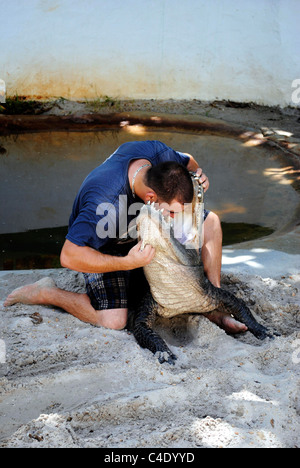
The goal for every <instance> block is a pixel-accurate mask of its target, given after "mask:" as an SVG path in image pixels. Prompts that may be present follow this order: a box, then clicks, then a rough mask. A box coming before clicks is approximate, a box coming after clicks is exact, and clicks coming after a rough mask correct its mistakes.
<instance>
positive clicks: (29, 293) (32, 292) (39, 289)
mask: <svg viewBox="0 0 300 468" xmlns="http://www.w3.org/2000/svg"><path fill="white" fill-rule="evenodd" d="M53 288H56V285H55V283H54V281H53V280H52V279H51V278H48V277H47V278H43V279H41V280H39V281H37V282H36V283H33V284H28V285H27V286H23V287H21V288H17V289H15V290H14V291H13V292H12V293H10V294H9V296H7V298H6V300H5V302H4V306H5V307H9V306H11V305H13V304H17V303H21V304H43V303H44V302H43V293H44V292H45V289H53Z"/></svg>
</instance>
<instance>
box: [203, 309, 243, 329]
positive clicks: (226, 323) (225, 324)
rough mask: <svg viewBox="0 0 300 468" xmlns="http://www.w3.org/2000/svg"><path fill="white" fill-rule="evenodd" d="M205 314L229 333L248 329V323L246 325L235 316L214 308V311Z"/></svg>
mask: <svg viewBox="0 0 300 468" xmlns="http://www.w3.org/2000/svg"><path fill="white" fill-rule="evenodd" d="M203 315H205V317H207V318H208V320H210V321H211V322H213V323H215V324H216V325H218V326H219V327H220V328H222V329H223V330H225V331H226V332H227V333H231V334H235V333H243V332H245V331H247V330H248V328H247V327H246V325H244V324H243V323H241V322H238V321H237V320H235V319H234V318H233V317H231V315H228V314H225V313H223V312H219V311H217V310H214V311H213V312H209V313H208V314H203Z"/></svg>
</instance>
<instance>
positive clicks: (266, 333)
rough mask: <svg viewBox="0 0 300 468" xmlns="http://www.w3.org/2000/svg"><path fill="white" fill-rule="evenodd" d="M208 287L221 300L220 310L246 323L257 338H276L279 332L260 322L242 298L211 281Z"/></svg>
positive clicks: (210, 292) (211, 293)
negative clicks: (273, 331)
mask: <svg viewBox="0 0 300 468" xmlns="http://www.w3.org/2000/svg"><path fill="white" fill-rule="evenodd" d="M207 287H208V290H209V294H210V295H211V297H215V298H216V300H217V301H218V302H219V305H218V310H220V311H222V312H225V313H227V314H231V315H233V317H234V318H235V319H236V320H238V321H239V322H242V323H244V324H245V325H246V327H247V328H248V330H249V331H250V332H251V333H253V335H254V336H255V337H256V338H258V339H259V340H264V339H265V338H267V337H269V338H274V334H276V335H278V334H277V333H274V334H273V333H272V332H271V331H270V330H268V329H267V328H266V327H264V326H263V325H261V324H260V323H258V321H257V320H256V318H255V317H254V316H253V314H252V313H251V311H250V309H249V307H248V306H247V304H246V303H245V302H244V301H243V300H242V299H238V298H237V297H236V296H235V295H234V294H232V293H231V292H229V291H226V290H225V289H222V288H216V287H215V286H213V285H212V284H211V283H210V282H209V281H208V282H207Z"/></svg>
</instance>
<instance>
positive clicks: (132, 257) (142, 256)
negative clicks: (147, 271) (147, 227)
mask: <svg viewBox="0 0 300 468" xmlns="http://www.w3.org/2000/svg"><path fill="white" fill-rule="evenodd" d="M141 246H142V242H139V243H138V244H136V245H135V246H134V247H132V249H131V250H130V251H129V252H128V255H127V256H126V257H125V258H124V260H125V261H126V266H127V268H128V270H134V269H135V268H141V267H143V266H145V265H148V264H149V263H150V262H151V261H152V260H153V258H154V255H155V249H154V248H153V247H152V246H151V245H146V246H145V248H144V249H143V250H141Z"/></svg>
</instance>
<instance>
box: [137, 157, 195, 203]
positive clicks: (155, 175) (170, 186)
mask: <svg viewBox="0 0 300 468" xmlns="http://www.w3.org/2000/svg"><path fill="white" fill-rule="evenodd" d="M144 183H145V185H146V186H147V187H150V188H151V189H152V190H153V192H154V193H155V195H156V200H155V202H156V203H159V204H160V205H169V206H170V207H171V208H174V210H171V209H170V211H172V212H177V211H181V210H182V208H183V205H184V204H187V203H191V202H192V200H193V193H194V192H193V184H192V181H191V176H190V173H189V171H188V170H187V168H186V167H184V166H183V165H181V164H179V163H176V162H173V161H168V162H164V163H161V164H158V165H157V166H152V167H150V169H148V171H147V172H146V174H145V177H144ZM180 205H181V206H180Z"/></svg>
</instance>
